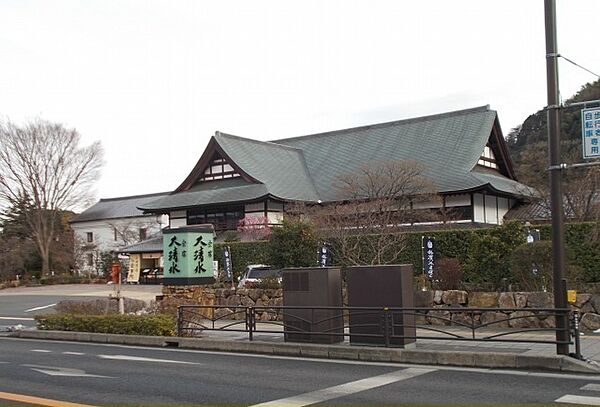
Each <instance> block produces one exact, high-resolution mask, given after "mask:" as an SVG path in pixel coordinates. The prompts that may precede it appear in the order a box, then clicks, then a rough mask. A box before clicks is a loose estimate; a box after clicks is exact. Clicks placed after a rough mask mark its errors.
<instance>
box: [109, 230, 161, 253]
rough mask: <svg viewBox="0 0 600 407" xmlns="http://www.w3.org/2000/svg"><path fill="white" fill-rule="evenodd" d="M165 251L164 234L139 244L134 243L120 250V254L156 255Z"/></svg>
mask: <svg viewBox="0 0 600 407" xmlns="http://www.w3.org/2000/svg"><path fill="white" fill-rule="evenodd" d="M162 251H163V234H162V232H161V233H160V234H158V235H157V236H154V237H151V238H149V239H146V240H144V241H142V242H139V243H134V244H131V245H129V246H125V247H122V248H121V249H119V252H120V253H155V252H162Z"/></svg>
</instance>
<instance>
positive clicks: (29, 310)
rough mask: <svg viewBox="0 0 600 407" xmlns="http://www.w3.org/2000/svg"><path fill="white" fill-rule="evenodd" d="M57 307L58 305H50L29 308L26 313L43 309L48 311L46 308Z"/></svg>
mask: <svg viewBox="0 0 600 407" xmlns="http://www.w3.org/2000/svg"><path fill="white" fill-rule="evenodd" d="M55 305H56V303H54V304H50V305H42V306H41V307H35V308H29V309H26V310H25V312H33V311H39V310H41V309H46V308H50V307H54V306H55Z"/></svg>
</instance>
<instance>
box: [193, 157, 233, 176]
mask: <svg viewBox="0 0 600 407" xmlns="http://www.w3.org/2000/svg"><path fill="white" fill-rule="evenodd" d="M239 176H240V174H239V173H237V172H236V171H235V169H234V168H233V167H232V166H231V165H230V164H228V163H227V161H225V160H224V159H223V158H221V157H218V156H215V158H214V159H213V160H212V161H211V163H210V165H209V166H208V167H206V169H205V170H204V174H203V175H202V177H200V181H214V180H218V179H227V178H235V177H239Z"/></svg>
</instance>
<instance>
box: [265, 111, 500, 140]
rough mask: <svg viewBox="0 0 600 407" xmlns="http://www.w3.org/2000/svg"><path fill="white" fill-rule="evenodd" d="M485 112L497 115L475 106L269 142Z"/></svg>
mask: <svg viewBox="0 0 600 407" xmlns="http://www.w3.org/2000/svg"><path fill="white" fill-rule="evenodd" d="M486 112H493V113H497V112H496V111H495V110H492V109H491V108H490V105H489V104H487V105H482V106H477V107H471V108H468V109H461V110H453V111H450V112H444V113H436V114H431V115H425V116H418V117H409V118H407V119H400V120H392V121H389V122H381V123H375V124H367V125H364V126H356V127H348V128H345V129H338V130H330V131H325V132H321V133H313V134H306V135H303V136H295V137H289V138H282V139H276V140H271V142H272V143H275V144H279V143H280V142H287V141H292V140H293V141H296V140H299V139H307V138H317V137H325V136H333V135H335V134H343V133H346V132H354V131H357V130H368V129H378V128H382V127H390V126H395V125H399V124H410V123H418V122H425V121H430V120H437V119H445V118H448V117H456V116H465V115H467V114H473V113H486Z"/></svg>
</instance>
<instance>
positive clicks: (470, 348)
mask: <svg viewBox="0 0 600 407" xmlns="http://www.w3.org/2000/svg"><path fill="white" fill-rule="evenodd" d="M442 328H443V330H444V331H446V332H450V333H455V334H457V335H461V336H469V335H470V334H471V332H470V331H468V330H465V329H461V328H455V327H448V326H444V327H442ZM257 330H258V331H260V330H273V331H275V330H277V331H280V332H279V333H255V334H254V341H262V342H269V343H284V340H283V328H282V327H281V326H279V325H267V324H261V323H260V322H259V323H257ZM504 331H506V330H504ZM504 331H502V332H504ZM477 332H478V333H477V335H478V337H481V336H483V335H488V334H494V333H498V332H500V331H497V330H494V329H488V330H481V329H480V330H478V331H477ZM417 336H418V337H424V336H433V337H436V338H440V339H418V340H417V341H416V343H415V344H414V345H413V346H412V347H410V349H417V350H429V351H436V350H439V351H459V352H499V353H514V354H520V355H530V356H554V355H556V345H554V344H550V343H528V342H484V341H461V340H452V339H443V338H448V335H445V334H442V333H436V332H433V331H430V330H428V329H421V328H417ZM202 337H204V338H209V339H214V340H229V341H247V340H248V333H246V332H232V331H209V330H205V331H203V332H202ZM506 339H511V340H519V341H527V340H529V341H532V340H533V341H548V342H549V341H553V340H555V336H554V333H550V332H524V333H514V334H510V335H507V336H506ZM580 344H581V354H582V356H583V358H584V359H586V360H590V361H594V362H597V363H598V364H600V334H582V335H581V338H580ZM337 345H342V346H355V345H350V343H349V341H348V337H345V338H344V342H341V343H339V344H337ZM569 351H570V352H572V353H575V346H574V345H571V346H570V349H569Z"/></svg>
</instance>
